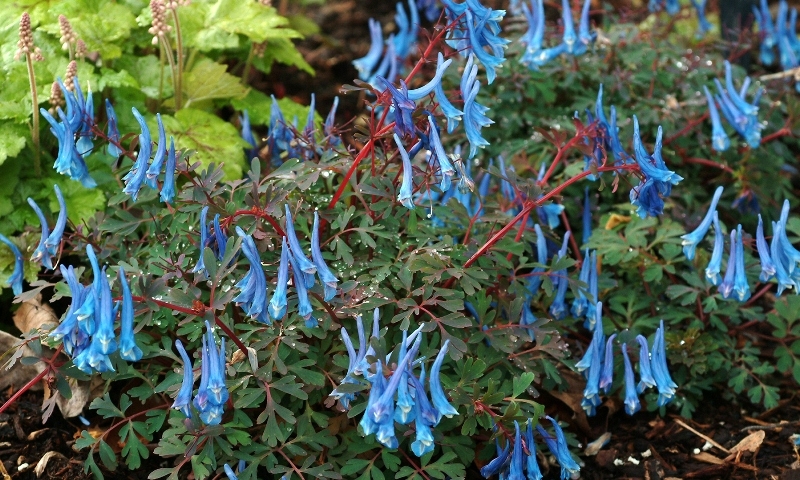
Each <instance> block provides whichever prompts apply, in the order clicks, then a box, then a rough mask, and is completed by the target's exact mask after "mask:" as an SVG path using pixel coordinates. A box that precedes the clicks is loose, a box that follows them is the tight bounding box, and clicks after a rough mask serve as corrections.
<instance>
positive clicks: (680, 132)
mask: <svg viewBox="0 0 800 480" xmlns="http://www.w3.org/2000/svg"><path fill="white" fill-rule="evenodd" d="M707 118H708V112H706V113H704V114H703V116H702V117H700V118H698V119H695V120H692V121H691V122H689V124H688V125H686V126H685V127H683V128H682V129H680V130H678V132H677V133H675V134H674V135H672V136H671V137H668V138H667V139H666V140H664V145H669V144H670V143H672V142H674V141H675V140H677V139H679V138H681V137H682V136H684V135H686V134H687V133H689V132H690V131H691V130H692V129H693V128H694V127H696V126H698V125H700V124H701V123H703V122H705V121H706V119H707Z"/></svg>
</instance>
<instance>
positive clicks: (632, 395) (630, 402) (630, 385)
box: [622, 343, 642, 415]
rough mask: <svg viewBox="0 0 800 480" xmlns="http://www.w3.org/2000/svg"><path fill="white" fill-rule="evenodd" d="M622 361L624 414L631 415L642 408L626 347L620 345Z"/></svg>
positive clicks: (625, 345)
mask: <svg viewBox="0 0 800 480" xmlns="http://www.w3.org/2000/svg"><path fill="white" fill-rule="evenodd" d="M622 359H623V361H624V363H625V413H627V414H628V415H633V414H634V413H636V412H638V411H639V410H640V409H641V408H642V406H641V405H640V404H639V395H638V392H637V391H636V381H635V380H634V378H633V367H632V366H631V359H630V358H629V357H628V345H627V344H624V343H623V344H622Z"/></svg>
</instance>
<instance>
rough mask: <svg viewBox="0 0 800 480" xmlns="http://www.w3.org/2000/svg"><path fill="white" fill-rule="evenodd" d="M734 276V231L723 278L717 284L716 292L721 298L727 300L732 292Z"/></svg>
mask: <svg viewBox="0 0 800 480" xmlns="http://www.w3.org/2000/svg"><path fill="white" fill-rule="evenodd" d="M735 275H736V231H735V230H733V231H731V248H730V252H729V253H728V266H727V267H726V268H725V278H723V279H722V283H720V284H719V287H718V290H719V293H720V294H722V298H728V297H730V296H731V292H733V280H734V276H735Z"/></svg>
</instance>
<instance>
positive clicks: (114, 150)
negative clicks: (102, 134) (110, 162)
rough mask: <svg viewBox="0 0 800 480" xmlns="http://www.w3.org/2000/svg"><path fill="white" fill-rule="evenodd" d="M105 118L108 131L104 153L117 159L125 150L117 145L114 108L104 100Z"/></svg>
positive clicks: (117, 129)
mask: <svg viewBox="0 0 800 480" xmlns="http://www.w3.org/2000/svg"><path fill="white" fill-rule="evenodd" d="M106 117H108V130H107V133H106V135H107V136H108V146H107V147H106V152H108V154H109V155H111V156H112V157H119V156H120V155H122V154H123V153H125V150H123V149H122V148H121V147H120V143H119V138H120V136H119V128H118V127H117V114H116V112H114V106H113V105H111V102H110V101H109V100H108V99H107V98H106Z"/></svg>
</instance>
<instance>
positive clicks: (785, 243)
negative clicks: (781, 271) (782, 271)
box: [779, 200, 800, 281]
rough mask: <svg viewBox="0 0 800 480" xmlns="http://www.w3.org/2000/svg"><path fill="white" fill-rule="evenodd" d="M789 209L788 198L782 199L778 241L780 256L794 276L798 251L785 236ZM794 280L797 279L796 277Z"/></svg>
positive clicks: (799, 252)
mask: <svg viewBox="0 0 800 480" xmlns="http://www.w3.org/2000/svg"><path fill="white" fill-rule="evenodd" d="M789 209H790V205H789V200H784V201H783V208H781V216H780V219H779V223H780V224H781V226H782V228H781V230H780V235H779V241H780V246H781V251H782V258H784V259H785V260H786V262H785V263H786V265H785V266H786V271H787V273H788V274H789V275H792V277H793V278H795V277H796V276H797V274H793V272H794V271H795V269H796V267H797V265H798V264H800V251H798V250H797V249H796V248H794V246H793V245H792V242H790V241H789V237H787V236H786V222H788V221H789ZM795 281H797V279H796V278H795Z"/></svg>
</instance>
